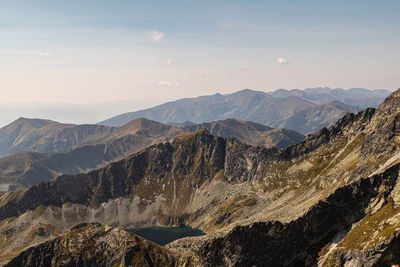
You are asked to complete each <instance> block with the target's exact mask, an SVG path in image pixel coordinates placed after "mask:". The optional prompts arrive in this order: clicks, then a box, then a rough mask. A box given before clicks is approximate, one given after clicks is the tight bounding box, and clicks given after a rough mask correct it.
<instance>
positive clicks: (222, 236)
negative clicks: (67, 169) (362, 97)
mask: <svg viewBox="0 0 400 267" xmlns="http://www.w3.org/2000/svg"><path fill="white" fill-rule="evenodd" d="M399 175H400V89H399V90H398V91H396V92H394V93H393V94H391V95H390V96H389V97H388V98H387V99H386V100H384V101H383V103H381V104H380V105H379V107H378V108H377V109H375V108H367V109H364V110H362V111H360V112H358V113H356V114H353V113H348V114H346V115H345V116H343V117H342V118H341V119H339V120H338V121H337V122H336V123H335V125H333V126H330V127H329V128H323V129H321V130H320V131H318V132H316V133H315V134H310V135H308V136H307V137H306V138H305V139H304V140H303V141H302V142H300V143H298V144H295V145H292V146H289V147H286V148H281V149H278V148H276V147H264V146H253V145H250V144H246V143H244V142H241V141H239V140H237V139H235V138H223V137H218V136H214V135H212V134H211V133H210V132H209V131H208V130H207V129H205V128H202V129H199V130H197V131H196V132H183V133H179V134H177V135H176V136H174V137H173V138H171V139H166V140H163V141H161V142H159V143H156V144H153V145H150V146H148V147H146V148H145V149H143V150H141V151H138V152H136V153H134V154H132V155H131V156H128V157H125V158H124V159H122V160H119V161H115V162H112V163H109V164H107V165H106V166H104V167H103V168H99V169H96V170H93V171H90V172H87V173H79V174H74V175H61V176H58V177H57V178H55V179H53V180H51V181H46V182H42V183H39V184H37V185H34V186H31V187H29V188H26V189H23V190H18V191H9V192H5V193H2V194H1V195H0V261H1V262H2V263H4V264H9V266H17V265H18V264H20V265H21V264H22V265H29V264H33V265H31V266H47V265H46V264H47V263H48V262H51V264H53V263H54V264H59V263H60V264H61V263H62V264H64V263H65V264H70V265H65V266H87V265H90V264H92V266H94V265H95V264H97V265H98V266H109V265H107V264H110V263H113V264H115V266H157V264H159V263H162V264H164V266H390V264H392V263H399V261H400V253H399V250H398V247H399V244H400V243H399V242H400V239H399V238H400V197H399V194H400V179H399ZM95 222H99V223H101V224H103V225H111V226H113V227H117V228H118V229H119V228H133V227H136V226H155V225H164V226H172V225H182V224H184V225H188V226H191V227H193V228H199V229H201V230H203V231H204V232H205V233H206V235H205V236H198V237H187V238H183V239H178V240H176V241H174V242H172V243H169V244H167V245H166V246H165V247H164V248H161V247H158V246H156V245H154V244H152V243H150V242H148V241H144V240H143V239H140V238H137V237H135V236H132V235H131V234H128V233H126V232H124V231H123V230H117V229H114V230H110V229H111V228H109V227H108V226H102V225H100V224H97V223H95ZM82 223H83V224H82ZM75 225H79V226H76V227H74V226H75ZM83 237H84V238H83ZM86 237H87V238H86ZM82 239H87V240H88V241H87V242H83V241H82ZM66 242H69V243H71V245H68V246H66V245H65V244H66ZM141 242H142V243H141ZM67 247H68V248H69V249H66V248H67ZM132 250H133V251H135V253H133V252H131V251H132ZM132 253H133V254H132ZM100 254H101V255H103V256H100ZM133 258H134V259H138V258H140V259H142V258H144V259H146V261H142V263H140V264H136V265H135V264H134V263H133ZM122 259H123V260H122ZM13 264H14V265H13ZM16 264H17V265H16ZM79 264H81V265H79ZM85 264H86V265H85ZM146 264H148V265H146ZM151 264H153V265H151Z"/></svg>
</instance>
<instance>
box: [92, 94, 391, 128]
mask: <svg viewBox="0 0 400 267" xmlns="http://www.w3.org/2000/svg"><path fill="white" fill-rule="evenodd" d="M389 94H390V92H389V91H386V90H368V89H362V88H352V89H349V90H344V89H330V88H311V89H305V90H304V91H303V90H298V89H294V90H284V89H279V90H277V91H274V92H268V93H266V92H262V91H253V90H249V89H244V90H242V91H238V92H236V93H233V94H227V95H221V94H215V95H209V96H201V97H197V98H186V99H180V100H177V101H173V102H168V103H165V104H162V105H159V106H155V107H153V108H149V109H145V110H140V111H136V112H128V113H124V114H121V115H118V116H115V117H112V118H109V119H107V120H104V121H102V122H99V124H101V125H108V126H120V125H123V124H125V123H126V122H128V121H130V120H133V119H136V118H141V117H143V118H148V119H151V120H155V121H160V122H164V123H182V122H185V121H191V122H194V123H202V122H209V121H216V120H223V119H227V118H237V119H241V120H247V121H255V122H258V123H261V124H264V125H267V126H271V127H274V126H273V125H286V124H288V125H291V126H292V127H293V128H289V129H291V130H294V131H297V132H300V133H302V134H309V133H311V132H314V131H316V130H320V129H322V128H323V127H325V126H326V124H325V122H321V124H320V125H316V123H315V122H313V121H312V119H310V118H309V117H307V118H304V117H301V118H300V119H301V121H305V124H306V125H307V126H304V127H301V125H299V124H294V123H292V122H291V123H289V122H287V120H289V119H291V118H292V117H293V116H296V115H297V113H298V112H300V111H302V110H304V109H307V108H309V109H310V108H313V107H314V108H315V109H316V110H318V109H320V110H323V109H326V106H325V105H332V104H331V103H332V102H333V103H337V102H342V103H343V104H347V105H343V104H342V105H336V108H331V109H330V112H331V113H329V114H326V115H327V116H328V117H330V118H333V119H332V120H330V122H329V125H328V126H330V125H332V124H333V123H334V122H335V121H336V120H337V119H339V118H340V117H342V116H343V115H344V114H345V113H346V112H349V110H355V109H357V111H360V110H361V108H357V107H358V106H360V107H376V106H377V105H378V104H379V103H380V102H381V101H382V100H383V99H384V98H385V97H387V96H388V95H389ZM350 105H351V106H352V107H350ZM342 108H343V109H342ZM310 112H312V111H310ZM302 114H303V113H302ZM304 115H305V116H306V115H307V112H305V114H304ZM299 116H300V115H297V117H299ZM291 120H293V119H291ZM308 125H311V126H310V127H309V126H308Z"/></svg>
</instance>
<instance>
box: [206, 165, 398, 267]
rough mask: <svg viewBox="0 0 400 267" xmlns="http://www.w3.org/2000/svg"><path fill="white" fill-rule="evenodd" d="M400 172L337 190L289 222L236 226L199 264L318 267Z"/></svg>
mask: <svg viewBox="0 0 400 267" xmlns="http://www.w3.org/2000/svg"><path fill="white" fill-rule="evenodd" d="M399 168H400V164H399V165H396V166H394V167H392V168H391V169H388V170H387V171H386V172H385V173H383V174H379V175H375V176H373V177H370V178H369V179H362V180H360V181H358V182H356V183H353V184H351V185H349V186H346V187H342V188H339V189H338V190H336V191H335V193H333V194H332V195H330V196H329V197H328V198H327V199H326V200H325V201H320V202H319V203H318V204H316V205H315V206H313V207H312V208H311V209H310V210H309V211H308V212H307V213H306V214H304V215H303V216H302V217H300V218H299V219H297V220H295V221H292V222H290V223H286V224H283V223H281V222H273V221H272V222H258V223H253V224H251V225H248V226H237V227H235V228H234V229H233V230H232V231H231V232H229V233H228V234H227V235H225V236H223V237H219V238H216V239H214V240H212V241H209V242H207V243H206V244H204V245H203V246H202V247H201V248H200V249H199V255H200V258H201V261H202V263H203V264H204V266H314V265H316V264H317V259H318V252H319V251H320V250H321V249H322V247H324V246H325V244H326V243H327V241H329V240H330V239H332V237H334V236H335V235H337V234H338V233H340V232H342V231H345V230H346V229H347V228H349V227H350V226H351V225H352V224H353V223H354V222H357V221H358V220H360V219H361V218H362V217H363V216H365V209H366V207H367V206H368V205H369V203H370V201H371V200H372V199H373V198H375V197H377V196H378V195H380V197H383V198H385V197H387V196H388V195H389V194H390V192H391V190H392V189H393V187H394V186H395V184H396V181H397V178H398V177H399ZM382 188H384V190H382ZM362 266H364V265H362Z"/></svg>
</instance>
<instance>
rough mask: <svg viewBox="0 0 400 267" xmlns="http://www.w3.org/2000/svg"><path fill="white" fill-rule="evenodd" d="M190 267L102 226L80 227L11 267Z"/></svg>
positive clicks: (31, 250)
mask: <svg viewBox="0 0 400 267" xmlns="http://www.w3.org/2000/svg"><path fill="white" fill-rule="evenodd" d="M178 264H179V265H186V266H189V265H190V260H189V259H185V258H184V257H179V256H178V255H176V254H174V253H173V252H171V251H168V250H167V249H164V248H162V247H160V246H158V245H156V244H154V243H152V242H150V241H147V240H145V239H143V238H141V237H138V236H135V235H133V234H130V233H128V232H126V231H124V230H121V229H117V228H111V227H109V226H103V225H101V224H99V223H91V224H80V225H77V226H75V227H73V228H71V229H70V230H68V231H67V232H66V233H64V234H62V235H60V236H58V237H57V238H55V239H52V240H50V241H47V242H45V243H43V244H40V245H37V246H35V247H31V248H29V249H27V250H25V251H24V252H22V253H21V254H20V255H18V256H17V257H15V258H14V259H13V260H12V261H10V262H9V263H8V264H6V265H5V266H7V267H14V266H15V267H20V266H32V267H50V266H110V267H111V266H143V267H145V266H148V267H154V266H159V267H165V266H177V265H178Z"/></svg>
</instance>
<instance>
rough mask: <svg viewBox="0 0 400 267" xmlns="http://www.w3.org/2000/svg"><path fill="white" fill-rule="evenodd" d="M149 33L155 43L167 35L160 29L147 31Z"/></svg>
mask: <svg viewBox="0 0 400 267" xmlns="http://www.w3.org/2000/svg"><path fill="white" fill-rule="evenodd" d="M147 35H148V36H149V37H150V40H151V41H152V42H154V43H159V42H161V40H162V39H164V37H165V35H164V33H162V32H158V31H151V32H147Z"/></svg>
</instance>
